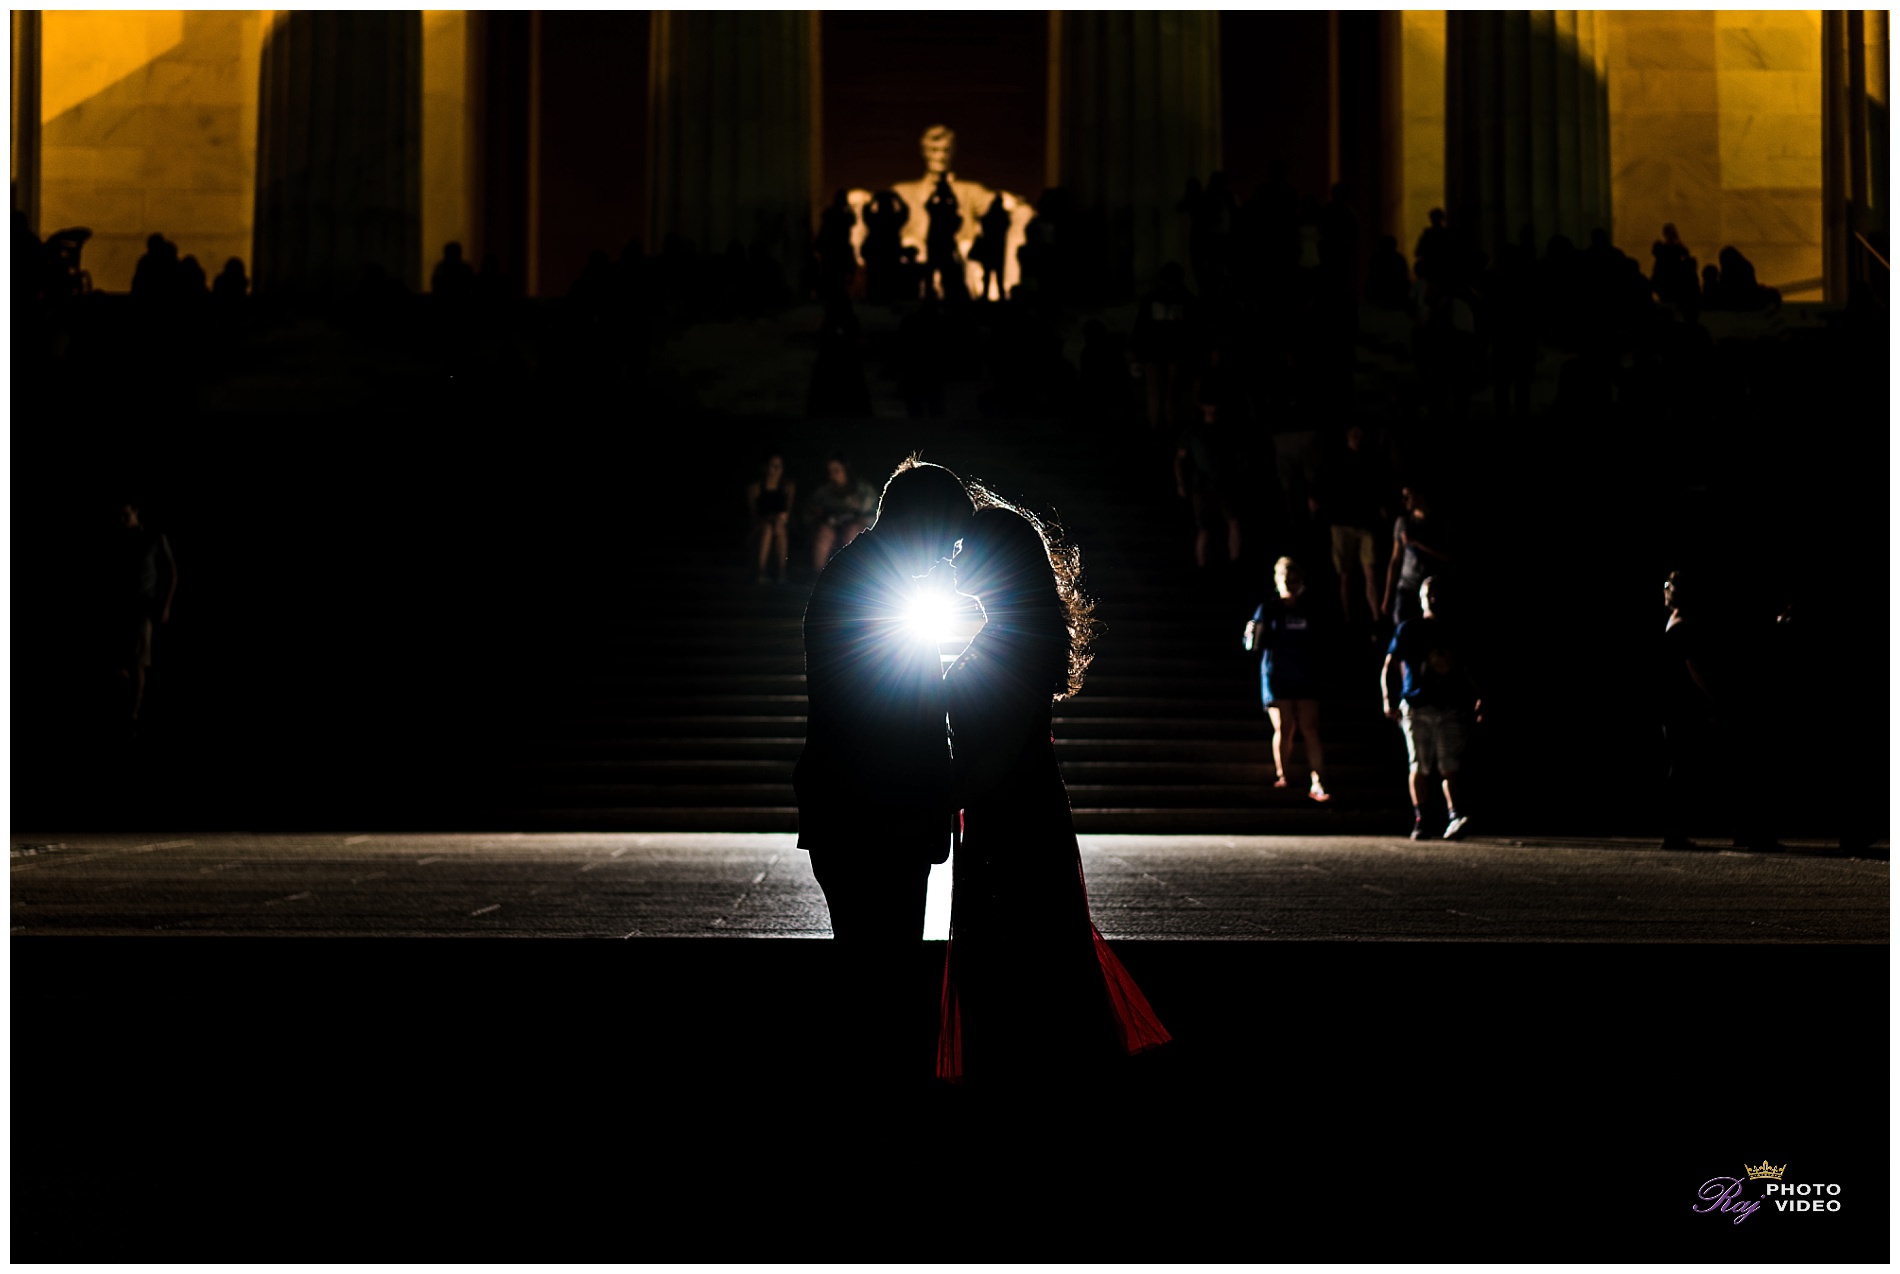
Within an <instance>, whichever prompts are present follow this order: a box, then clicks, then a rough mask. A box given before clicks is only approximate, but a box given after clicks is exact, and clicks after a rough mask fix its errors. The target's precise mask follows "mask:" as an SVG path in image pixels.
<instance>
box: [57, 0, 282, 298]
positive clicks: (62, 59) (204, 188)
mask: <svg viewBox="0 0 1900 1274" xmlns="http://www.w3.org/2000/svg"><path fill="white" fill-rule="evenodd" d="M42 23H43V27H42V33H41V51H42V61H41V67H42V83H41V97H40V121H41V136H40V141H41V152H40V154H41V172H40V229H41V232H42V233H45V232H48V231H52V230H58V229H61V228H63V227H67V226H89V227H91V229H92V231H93V238H92V240H91V242H90V243H88V244H87V245H86V249H85V256H84V261H85V264H86V268H87V269H88V270H90V271H91V273H92V278H93V285H94V286H95V287H98V288H104V289H108V290H114V291H119V290H124V289H126V288H129V287H130V286H131V283H132V270H133V267H134V265H135V264H136V263H137V261H138V258H139V255H140V254H141V253H142V252H143V251H144V248H145V236H146V235H148V234H150V233H152V232H153V231H158V232H160V233H162V234H164V235H165V236H166V237H167V238H169V239H171V240H172V241H173V242H175V243H176V244H177V245H178V250H179V253H180V255H190V256H195V257H197V258H198V262H199V264H201V265H202V266H203V267H204V269H205V273H206V274H207V275H215V274H217V272H218V270H219V269H220V268H221V267H222V266H223V264H224V262H225V260H226V259H227V258H230V257H239V258H242V259H243V260H244V261H245V263H246V266H247V268H248V265H249V262H250V256H251V213H252V202H253V198H254V189H255V185H256V158H257V68H258V48H259V38H260V36H259V14H258V11H256V10H229V11H224V12H192V11H185V10H178V9H150V10H140V11H129V10H95V11H91V12H75V11H68V10H57V9H49V10H46V11H45V13H44V16H43V17H42Z"/></svg>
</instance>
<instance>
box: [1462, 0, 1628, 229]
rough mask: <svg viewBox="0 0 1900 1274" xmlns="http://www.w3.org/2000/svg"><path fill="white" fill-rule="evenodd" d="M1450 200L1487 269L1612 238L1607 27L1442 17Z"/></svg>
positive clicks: (1545, 14) (1480, 14)
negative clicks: (1549, 246)
mask: <svg viewBox="0 0 1900 1274" xmlns="http://www.w3.org/2000/svg"><path fill="white" fill-rule="evenodd" d="M1446 24H1447V27H1446V46H1447V47H1446V76H1445V89H1446V102H1445V108H1446V145H1445V186H1446V198H1447V200H1448V202H1449V204H1450V211H1451V214H1452V217H1453V218H1454V221H1455V222H1456V223H1457V227H1456V228H1458V229H1461V230H1462V231H1464V232H1465V233H1466V234H1467V235H1469V236H1470V237H1471V239H1472V241H1473V242H1475V243H1476V244H1477V245H1478V246H1481V247H1483V249H1484V250H1485V251H1486V252H1487V253H1488V254H1490V256H1491V257H1492V259H1493V260H1496V259H1497V258H1498V256H1499V253H1500V250H1501V248H1502V246H1503V244H1504V243H1506V242H1507V241H1518V240H1521V238H1522V236H1523V233H1524V232H1525V231H1526V230H1527V229H1528V230H1529V231H1530V232H1531V234H1532V236H1533V241H1534V243H1535V244H1536V246H1537V249H1538V251H1539V252H1541V251H1543V249H1544V245H1545V244H1546V243H1548V242H1549V240H1550V238H1551V237H1552V236H1553V235H1558V234H1561V235H1564V236H1566V237H1568V238H1569V239H1570V240H1572V241H1573V242H1574V243H1576V244H1577V245H1578V246H1582V245H1584V244H1585V243H1587V242H1588V240H1589V236H1590V232H1591V231H1593V230H1598V229H1601V230H1606V231H1607V230H1611V229H1612V226H1611V224H1610V145H1609V143H1610V130H1609V113H1610V98H1609V77H1608V75H1607V60H1606V57H1605V54H1606V45H1607V35H1608V32H1607V28H1606V26H1605V24H1604V23H1603V22H1602V21H1601V19H1600V18H1599V16H1598V14H1597V13H1596V12H1595V11H1593V10H1588V9H1554V10H1553V9H1538V10H1528V11H1526V10H1514V11H1502V10H1486V11H1471V10H1458V9H1454V10H1450V11H1449V12H1448V13H1447V14H1446Z"/></svg>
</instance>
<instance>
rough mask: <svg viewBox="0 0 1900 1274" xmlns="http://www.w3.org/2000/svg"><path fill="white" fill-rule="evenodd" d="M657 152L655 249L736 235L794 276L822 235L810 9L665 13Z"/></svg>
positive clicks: (652, 113) (814, 22) (660, 16)
mask: <svg viewBox="0 0 1900 1274" xmlns="http://www.w3.org/2000/svg"><path fill="white" fill-rule="evenodd" d="M652 21H653V27H652V32H653V34H652V43H651V49H652V52H651V59H652V64H651V70H650V74H649V79H648V94H649V99H648V115H647V118H648V127H649V129H650V139H649V145H648V147H647V162H648V165H649V169H648V180H647V189H648V191H649V192H650V195H649V198H650V201H651V212H650V215H649V217H648V238H649V240H650V242H651V243H652V245H653V246H654V247H655V248H658V247H659V246H661V245H662V244H663V242H664V240H665V238H666V236H668V235H673V234H677V235H682V236H684V237H685V238H686V239H688V240H691V241H692V243H693V244H694V245H695V246H696V247H698V248H699V249H700V250H701V251H702V252H721V251H723V250H724V249H725V247H726V245H727V244H729V243H731V242H732V241H733V240H735V239H736V240H738V241H739V242H740V243H743V244H745V245H746V247H747V248H748V249H753V250H764V251H765V252H767V253H769V254H770V255H771V256H772V257H773V258H774V259H775V260H777V261H778V263H779V264H780V266H782V267H784V268H786V269H787V270H791V269H792V268H794V267H795V266H796V265H797V264H798V263H800V262H801V261H802V260H803V258H804V255H805V252H806V249H807V246H808V245H809V243H810V239H811V218H812V188H813V172H812V169H813V158H814V155H815V146H816V137H817V120H816V119H815V118H814V116H815V114H816V108H815V104H814V88H815V85H816V83H817V78H816V68H815V66H814V63H815V61H816V56H817V39H818V17H817V14H816V13H813V12H809V11H777V10H774V11H766V10H752V11H744V12H711V11H699V10H692V11H688V10H655V11H654V13H653V19H652Z"/></svg>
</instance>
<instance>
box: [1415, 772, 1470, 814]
mask: <svg viewBox="0 0 1900 1274" xmlns="http://www.w3.org/2000/svg"><path fill="white" fill-rule="evenodd" d="M1407 778H1408V779H1409V784H1408V786H1409V787H1410V788H1411V791H1412V808H1413V809H1417V810H1422V809H1424V808H1425V805H1424V802H1423V801H1422V800H1420V797H1421V796H1422V795H1423V793H1425V792H1427V791H1429V790H1430V789H1431V780H1430V779H1429V778H1428V777H1426V775H1425V774H1423V773H1422V772H1421V771H1420V770H1419V768H1418V767H1417V766H1416V765H1415V766H1413V767H1412V772H1411V774H1409V775H1408V776H1407ZM1438 780H1439V785H1440V786H1441V787H1442V788H1443V789H1444V792H1445V808H1446V809H1447V810H1455V809H1457V808H1458V789H1459V784H1458V775H1457V774H1456V773H1455V772H1454V773H1451V774H1442V773H1441V774H1440V775H1439V776H1438Z"/></svg>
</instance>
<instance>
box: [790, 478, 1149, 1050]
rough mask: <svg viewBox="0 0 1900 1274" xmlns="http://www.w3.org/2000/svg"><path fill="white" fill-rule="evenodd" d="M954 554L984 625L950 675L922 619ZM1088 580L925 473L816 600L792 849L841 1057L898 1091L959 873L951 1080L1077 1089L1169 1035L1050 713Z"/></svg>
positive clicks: (1038, 532)
mask: <svg viewBox="0 0 1900 1274" xmlns="http://www.w3.org/2000/svg"><path fill="white" fill-rule="evenodd" d="M953 557H954V566H953V569H954V576H955V587H956V589H957V590H958V591H959V592H961V593H963V594H965V595H967V596H971V597H974V598H975V599H976V600H977V603H978V604H979V605H980V607H981V609H982V612H983V624H982V627H981V629H980V630H978V632H977V633H976V635H975V637H973V638H972V639H971V640H970V642H969V644H968V646H967V647H966V648H965V649H964V650H963V651H962V653H961V654H959V655H958V656H957V658H956V659H955V661H954V662H953V663H952V664H951V665H950V667H949V669H948V670H947V671H946V670H944V669H943V665H942V662H941V654H940V634H939V632H938V631H937V630H936V629H935V627H934V626H932V625H929V624H921V625H920V624H919V623H917V622H916V615H917V606H918V603H919V601H920V599H922V598H923V597H925V596H926V595H927V594H928V593H930V592H931V591H934V590H941V588H942V587H943V585H944V584H946V583H947V582H948V576H949V575H950V570H947V569H946V564H947V563H948V562H949V559H952V558H953ZM1080 565H1081V562H1080V554H1079V553H1078V552H1077V551H1076V550H1075V549H1074V548H1072V547H1068V546H1065V545H1062V544H1061V543H1060V542H1059V541H1058V540H1057V539H1056V537H1055V536H1053V535H1052V534H1051V532H1050V530H1049V529H1048V528H1047V527H1045V526H1044V525H1043V523H1042V522H1041V521H1040V520H1039V519H1038V518H1037V517H1036V516H1035V515H1034V514H1032V513H1029V512H1028V511H1026V510H1023V509H1020V508H1018V507H1016V506H1015V505H1013V504H1011V503H1010V502H1009V501H1007V500H1005V499H1003V498H1002V497H1000V496H998V495H996V494H995V493H993V492H991V491H989V490H987V489H985V488H984V487H982V486H980V485H977V484H965V483H964V482H963V481H962V480H961V479H959V478H958V477H957V476H956V475H955V474H954V473H952V472H950V470H948V469H945V468H943V467H942V466H940V465H935V464H927V463H924V462H923V461H921V460H919V459H918V458H917V457H916V456H914V455H913V456H911V457H910V458H909V459H907V460H905V461H904V462H903V463H902V464H900V465H899V466H898V467H897V469H896V471H895V472H894V473H893V474H892V475H891V477H890V479H889V481H888V482H886V483H885V486H884V491H883V494H882V496H881V498H880V500H879V504H878V509H877V516H876V520H875V522H874V523H873V524H872V526H871V528H870V529H869V530H868V531H866V532H864V533H863V534H862V535H860V536H859V537H858V538H857V539H856V540H854V541H853V542H852V543H850V544H848V545H846V546H845V547H844V548H842V549H840V550H839V551H838V552H837V554H836V555H835V556H833V557H832V559H831V561H830V562H829V563H828V564H827V565H826V566H825V569H824V571H823V572H822V573H821V574H820V575H819V577H818V581H817V584H816V585H815V586H814V587H813V590H812V595H811V601H810V603H809V605H808V606H807V608H806V612H805V675H806V686H807V696H808V703H809V706H808V708H807V716H806V737H805V748H804V751H803V753H802V754H801V756H800V757H799V761H798V765H797V768H796V770H795V771H794V775H793V785H794V787H795V789H796V791H797V798H798V816H799V838H798V844H799V847H800V848H802V849H805V850H807V851H808V852H809V853H810V855H811V864H812V873H813V875H814V876H815V877H816V878H817V880H818V883H819V885H820V887H821V888H822V889H823V890H824V894H825V903H826V906H827V907H828V908H829V910H830V912H831V926H832V936H833V939H834V940H835V941H836V943H837V944H838V947H839V952H840V955H841V957H842V963H843V964H844V965H845V971H846V977H847V997H846V1001H845V1004H846V1013H847V1015H848V1017H849V1021H848V1022H847V1024H846V1029H847V1032H848V1034H849V1035H850V1036H851V1037H852V1038H851V1039H850V1040H849V1041H848V1042H849V1043H851V1044H853V1045H855V1046H856V1047H857V1049H858V1051H859V1055H860V1056H861V1057H862V1058H864V1059H865V1060H866V1061H867V1063H868V1064H869V1065H870V1067H871V1069H872V1070H873V1071H883V1072H885V1075H884V1077H885V1078H891V1079H893V1080H897V1081H900V1082H901V1080H902V1078H903V1076H904V1075H906V1074H908V1073H911V1072H912V1071H913V1069H921V1066H922V1064H923V1061H924V1060H925V1059H924V1058H923V1057H920V1056H918V1055H917V1054H916V1053H914V1052H913V1051H912V1049H911V1048H910V1047H909V1042H910V1041H911V1040H912V1039H913V1038H914V1037H913V1035H912V1034H911V1031H912V1029H913V1027H916V1026H919V1025H921V1018H920V1016H919V1013H920V1012H921V1011H922V1010H924V1009H926V1008H928V1007H929V1006H921V1005H919V1006H913V1005H912V1004H911V1003H910V1001H912V1000H913V999H914V998H915V997H914V996H912V995H911V993H910V986H909V983H908V981H907V980H906V979H905V978H904V976H903V974H904V973H905V971H907V970H909V969H911V968H913V967H914V963H915V954H916V948H917V946H918V944H919V943H920V941H921V939H922V934H923V923H924V909H925V898H926V894H927V890H928V881H929V877H930V869H931V867H932V866H933V865H934V864H937V863H941V862H944V861H945V860H946V859H950V860H951V879H952V893H951V917H950V942H949V944H948V949H947V953H946V957H945V968H944V978H943V991H942V995H941V998H940V1001H939V1003H938V1004H937V1005H936V1006H934V1007H935V1019H936V1020H935V1026H936V1050H935V1058H936V1061H935V1073H936V1075H937V1077H938V1078H939V1079H943V1080H947V1081H951V1082H963V1081H964V1080H966V1079H968V1080H971V1081H981V1082H985V1083H991V1082H1010V1081H1029V1082H1058V1081H1063V1080H1067V1079H1071V1078H1082V1077H1086V1076H1087V1075H1090V1074H1093V1073H1097V1072H1100V1071H1102V1070H1103V1069H1105V1068H1106V1067H1108V1066H1110V1065H1112V1064H1113V1062H1114V1059H1116V1058H1118V1057H1122V1056H1127V1055H1129V1054H1132V1053H1137V1052H1142V1051H1145V1050H1146V1049H1150V1048H1154V1047H1157V1046H1159V1045H1161V1044H1163V1043H1166V1042H1167V1040H1168V1038H1169V1036H1168V1033H1167V1031H1166V1030H1165V1028H1163V1027H1162V1025H1161V1023H1160V1022H1159V1020H1158V1019H1157V1018H1156V1017H1155V1015H1154V1013H1153V1011H1152V1010H1151V1009H1150V1008H1149V1006H1148V1003H1147V1001H1146V1000H1145V998H1143V996H1142V994H1141V991H1140V990H1139V988H1137V987H1136V985H1135V983H1134V980H1133V979H1132V978H1130V977H1129V976H1128V974H1127V972H1126V971H1125V970H1124V969H1123V968H1122V966H1121V964H1120V962H1119V961H1118V960H1117V959H1116V958H1115V956H1114V955H1113V953H1112V952H1110V950H1109V948H1108V946H1107V944H1106V943H1104V942H1103V940H1102V938H1101V935H1100V933H1099V932H1097V930H1096V929H1095V926H1094V924H1093V922H1092V921H1091V919H1090V916H1089V906H1088V896H1087V892H1086V889H1085V886H1084V882H1083V877H1082V864H1081V856H1080V850H1079V848H1078V846H1077V842H1076V836H1075V824H1074V819H1073V817H1072V815H1071V813H1070V809H1069V800H1068V792H1067V789H1066V788H1065V787H1064V786H1063V782H1062V775H1061V772H1060V770H1059V769H1058V766H1057V762H1056V752H1055V741H1054V738H1053V736H1052V716H1053V705H1054V702H1055V701H1056V700H1058V699H1063V698H1066V697H1068V696H1070V695H1072V694H1074V693H1075V692H1076V691H1077V690H1079V689H1080V688H1081V684H1082V675H1083V671H1084V669H1085V668H1086V667H1087V665H1088V661H1089V649H1088V646H1089V638H1090V633H1091V629H1092V621H1091V619H1090V609H1091V605H1090V603H1089V602H1088V601H1087V600H1086V599H1085V598H1084V597H1083V596H1082V595H1081V593H1080V592H1079V591H1078V589H1077V577H1078V575H1079V572H1080ZM953 843H954V847H955V855H954V858H952V856H951V850H952V845H953Z"/></svg>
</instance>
